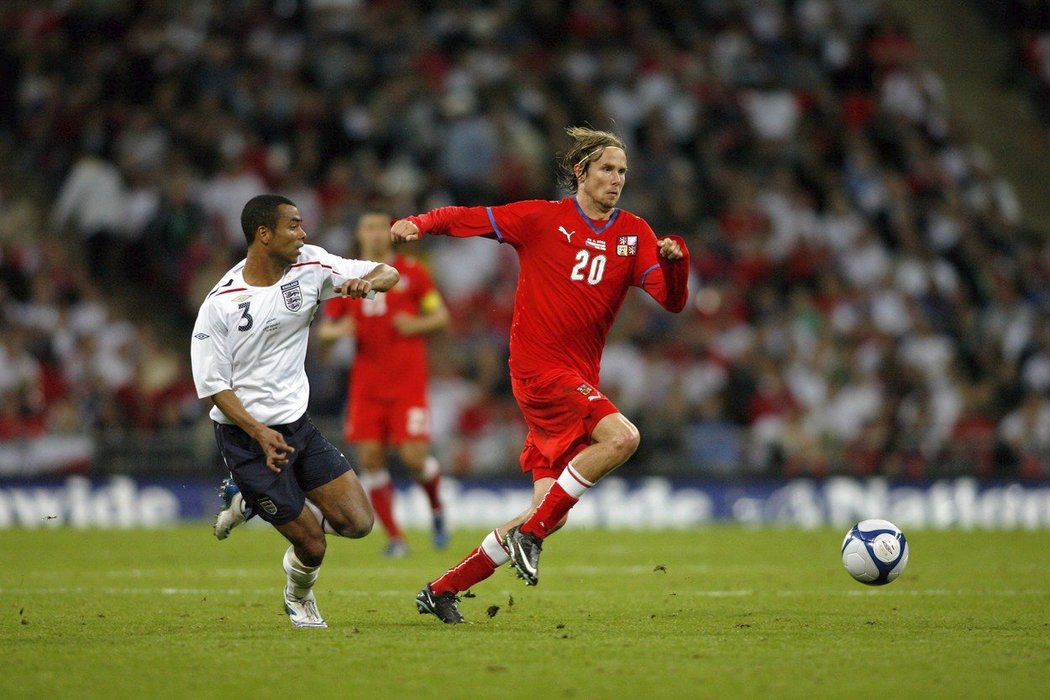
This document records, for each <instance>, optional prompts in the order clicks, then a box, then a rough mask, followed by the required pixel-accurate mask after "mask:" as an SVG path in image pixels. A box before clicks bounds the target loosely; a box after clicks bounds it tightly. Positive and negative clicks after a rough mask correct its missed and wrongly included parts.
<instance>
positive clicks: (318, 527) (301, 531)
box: [277, 472, 374, 627]
mask: <svg viewBox="0 0 1050 700" xmlns="http://www.w3.org/2000/svg"><path fill="white" fill-rule="evenodd" d="M306 496H307V499H308V500H307V503H306V505H305V506H304V507H303V510H302V512H301V513H300V514H299V517H297V518H296V519H295V520H293V521H292V522H290V523H285V524H284V525H280V526H278V527H277V530H278V531H279V532H280V533H281V534H282V535H284V536H285V538H287V539H288V541H289V542H291V543H292V544H291V546H290V547H289V548H288V551H286V552H285V554H284V562H283V564H284V571H285V573H286V574H287V575H288V581H287V583H286V585H285V589H284V607H285V611H286V612H287V613H288V618H289V619H290V620H291V622H292V624H293V625H295V626H296V627H327V626H328V625H327V623H325V621H324V618H323V617H321V613H320V611H319V610H318V609H317V599H316V598H315V597H314V592H313V586H314V583H315V582H316V581H317V576H318V573H319V572H320V569H321V564H322V562H324V555H325V550H326V548H327V545H328V542H327V540H326V539H325V533H326V532H327V533H329V534H335V535H339V536H341V537H351V538H359V537H364V536H365V535H367V534H368V533H369V532H370V531H371V530H372V524H373V522H374V519H373V516H372V508H371V506H370V505H369V503H368V496H367V495H365V492H364V489H363V488H361V482H359V481H358V480H357V476H356V475H355V474H354V473H353V472H345V473H344V474H342V475H340V476H338V477H336V478H335V479H333V480H332V481H329V482H328V483H327V484H324V485H323V486H319V487H317V488H315V489H313V490H311V491H309V492H308V493H307V494H306ZM318 514H319V515H318Z"/></svg>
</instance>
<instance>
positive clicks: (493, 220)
mask: <svg viewBox="0 0 1050 700" xmlns="http://www.w3.org/2000/svg"><path fill="white" fill-rule="evenodd" d="M485 213H486V214H488V215H489V223H490V224H492V232H493V233H494V234H496V240H497V241H499V242H500V243H502V242H503V234H502V233H500V230H499V226H497V225H496V217H494V216H493V215H492V207H485Z"/></svg>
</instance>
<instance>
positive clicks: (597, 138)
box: [558, 126, 627, 192]
mask: <svg viewBox="0 0 1050 700" xmlns="http://www.w3.org/2000/svg"><path fill="white" fill-rule="evenodd" d="M565 133H566V134H568V135H569V138H570V139H572V143H571V144H570V145H569V147H568V148H567V149H565V150H564V151H562V152H561V153H559V154H558V182H559V183H560V184H561V185H562V186H564V187H566V188H567V189H568V190H569V191H570V192H576V191H577V189H578V188H579V185H580V183H579V180H578V179H577V177H576V166H577V165H578V166H580V172H585V171H586V170H587V166H588V165H590V164H591V163H592V162H594V161H596V160H598V159H599V158H601V157H602V153H604V152H605V149H606V148H609V147H610V146H612V147H615V148H619V149H620V150H622V151H623V152H624V154H626V153H627V146H626V145H625V144H624V142H623V139H621V138H620V137H619V136H617V135H616V134H614V133H612V132H609V131H600V130H598V129H591V128H590V127H586V126H570V127H569V128H567V129H566V130H565Z"/></svg>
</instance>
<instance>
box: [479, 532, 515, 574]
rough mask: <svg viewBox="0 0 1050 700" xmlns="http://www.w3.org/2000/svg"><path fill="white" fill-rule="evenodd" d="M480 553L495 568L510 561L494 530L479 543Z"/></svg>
mask: <svg viewBox="0 0 1050 700" xmlns="http://www.w3.org/2000/svg"><path fill="white" fill-rule="evenodd" d="M481 551H482V552H484V553H485V556H487V557H488V558H489V559H491V560H492V563H493V564H495V565H496V566H503V565H504V564H506V563H507V562H508V561H510V554H508V553H507V550H506V549H504V547H503V542H501V541H500V538H499V535H498V534H497V533H496V531H495V530H493V531H492V532H490V533H489V534H487V535H485V539H483V540H482V541H481Z"/></svg>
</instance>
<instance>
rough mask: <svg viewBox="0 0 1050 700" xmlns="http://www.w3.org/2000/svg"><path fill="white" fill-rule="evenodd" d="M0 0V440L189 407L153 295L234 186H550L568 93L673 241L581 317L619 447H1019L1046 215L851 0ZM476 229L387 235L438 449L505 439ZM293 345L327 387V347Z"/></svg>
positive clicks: (902, 455)
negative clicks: (643, 288)
mask: <svg viewBox="0 0 1050 700" xmlns="http://www.w3.org/2000/svg"><path fill="white" fill-rule="evenodd" d="M0 31H2V32H3V36H4V37H5V39H6V40H5V41H4V42H3V43H2V44H0V98H2V99H3V101H4V103H5V104H7V105H9V108H8V109H6V110H3V111H2V113H0V149H2V152H3V158H2V159H0V203H2V205H3V209H4V214H5V215H4V216H3V217H0V252H2V258H0V325H2V327H3V333H2V343H0V351H2V352H3V353H4V356H5V361H4V362H0V410H2V412H3V413H2V415H0V439H5V440H11V439H18V438H22V437H26V436H28V435H38V434H44V433H48V432H63V431H67V432H68V431H85V430H87V431H90V430H98V429H121V430H135V431H140V432H142V431H145V432H147V433H148V431H151V430H156V429H158V428H162V427H170V426H179V425H184V426H192V425H194V424H197V423H199V422H200V421H205V420H206V416H205V410H204V409H205V408H206V407H205V406H203V405H202V404H201V403H200V402H198V401H197V400H196V398H195V396H194V395H193V390H192V385H191V384H190V383H189V371H188V368H187V350H186V348H187V343H188V340H187V338H188V335H189V326H190V325H191V322H192V318H193V315H194V314H195V313H196V309H197V307H198V305H199V303H200V301H201V298H202V295H203V293H204V291H206V290H203V291H202V285H210V284H211V282H212V281H213V280H214V279H215V278H216V277H217V276H218V275H219V274H221V273H222V272H223V271H224V270H226V269H228V268H229V267H230V265H231V264H232V262H233V260H232V259H231V253H230V252H229V251H230V250H231V249H233V250H234V251H235V252H234V253H233V255H237V251H238V246H239V251H241V252H243V246H244V240H243V236H242V234H241V233H240V226H239V221H238V215H239V212H240V208H241V206H242V205H243V203H244V202H245V201H246V200H247V199H248V198H249V197H251V196H252V195H254V194H257V193H259V192H263V191H277V192H280V193H282V194H284V195H286V196H288V197H290V198H291V199H293V200H294V201H296V203H297V204H298V205H299V208H300V210H301V211H302V212H303V214H304V219H305V223H306V228H307V231H308V232H309V233H310V235H311V239H312V241H313V242H315V243H318V244H319V245H322V246H324V247H326V248H328V249H329V250H331V251H332V252H335V253H339V254H344V255H352V253H353V250H352V247H351V234H350V232H351V230H352V227H353V224H354V222H355V220H356V217H357V216H358V214H359V213H360V212H361V211H363V210H364V209H365V208H366V207H369V206H373V205H379V206H382V207H385V208H386V209H388V210H390V211H393V212H395V213H396V214H398V215H404V214H408V213H412V212H416V211H423V210H426V209H428V208H431V207H433V206H437V205H441V204H479V203H494V202H501V201H510V200H516V199H522V198H543V199H552V198H556V197H559V196H561V193H559V191H558V189H557V186H556V183H555V182H554V175H555V173H554V164H553V161H551V159H550V153H551V152H553V151H554V150H556V149H557V148H558V147H560V145H561V144H562V140H563V134H562V130H563V128H564V127H565V126H567V125H570V124H583V123H588V124H591V125H593V126H596V127H598V128H611V129H613V130H615V131H617V132H618V133H620V134H621V135H622V136H623V137H624V138H625V140H626V142H627V144H628V147H629V151H628V156H629V162H630V174H629V177H628V183H627V187H626V188H625V191H624V195H623V199H622V201H621V205H622V206H623V208H625V209H628V210H632V211H636V212H638V213H639V214H641V215H643V216H644V217H645V218H646V219H647V220H648V221H649V222H650V223H651V224H652V225H653V228H654V229H655V230H656V231H657V233H678V234H680V235H682V236H684V237H685V239H686V240H687V242H688V244H689V247H690V250H691V259H692V263H693V267H694V270H693V280H692V284H691V288H692V294H691V307H690V308H689V309H687V310H686V311H685V312H683V313H682V314H681V315H680V316H678V317H670V316H668V315H666V314H660V313H657V312H656V307H655V305H654V304H652V303H650V302H649V301H648V300H647V299H646V298H645V297H644V295H641V294H635V295H631V296H629V298H628V301H627V304H626V307H625V309H624V312H623V313H622V314H621V318H620V320H619V321H618V323H617V325H616V326H615V327H614V329H613V333H612V334H611V336H610V342H609V345H608V347H607V349H606V356H605V360H604V369H603V377H602V381H603V389H604V390H605V391H606V392H607V393H608V394H609V395H610V396H611V397H612V398H613V400H614V401H615V402H616V403H617V404H618V405H619V407H620V408H621V409H622V410H623V412H624V413H625V414H626V415H628V416H630V417H631V419H632V420H634V421H636V422H637V423H638V425H639V427H640V428H641V430H642V433H643V434H644V435H646V441H644V442H643V445H642V448H641V449H640V451H639V453H638V455H636V457H635V458H634V459H633V460H632V461H631V462H629V463H628V465H626V466H625V467H624V469H623V472H624V473H625V474H628V475H629V474H640V473H666V474H673V475H681V476H726V477H732V478H736V477H748V476H795V475H813V476H823V475H829V474H856V475H867V474H883V475H887V476H890V477H895V478H905V479H908V478H914V479H924V478H935V477H939V476H946V475H957V474H972V475H977V476H981V477H1000V478H1001V477H1023V478H1042V477H1045V476H1046V475H1047V473H1048V470H1050V467H1048V464H1050V462H1048V459H1050V401H1048V396H1050V393H1048V392H1050V315H1048V313H1047V312H1048V310H1050V286H1048V280H1050V248H1048V247H1047V246H1048V242H1047V241H1048V239H1047V237H1046V236H1044V235H1040V234H1039V233H1037V232H1035V231H1032V230H1030V229H1029V228H1028V227H1027V226H1026V225H1025V221H1024V217H1023V212H1022V211H1021V207H1020V204H1019V202H1018V200H1017V198H1016V196H1015V194H1014V192H1013V189H1012V187H1011V185H1010V183H1009V182H1007V181H1005V180H1004V179H1003V178H1002V177H1001V176H1000V175H999V174H998V173H997V170H996V167H995V164H994V163H993V162H992V161H991V159H990V158H989V157H988V155H987V153H986V152H985V151H984V150H983V149H982V148H981V146H980V144H979V143H976V142H974V141H972V140H971V139H970V137H969V136H968V135H967V134H965V133H962V132H961V130H959V129H958V128H956V126H955V124H954V121H953V116H952V114H951V113H950V111H949V109H948V102H947V99H946V98H947V96H946V95H945V91H944V87H943V84H942V83H941V81H940V80H939V78H938V76H937V75H935V74H934V73H932V72H931V71H930V70H929V69H928V68H927V67H926V66H924V65H923V63H922V61H921V51H920V50H919V48H918V47H917V46H916V45H915V43H914V42H913V40H912V39H911V37H910V36H909V33H908V30H907V27H906V26H904V25H903V23H902V22H901V21H900V18H899V17H897V16H896V15H894V13H893V12H892V11H891V10H890V9H889V8H888V6H887V5H886V4H885V3H883V2H881V1H880V0H696V1H695V2H690V3H681V2H670V1H660V0H655V1H648V2H642V1H637V0H635V1H628V2H611V1H609V0H574V1H573V2H571V3H561V2H554V1H553V0H538V1H535V2H516V1H512V0H497V1H494V2H485V3H478V4H476V5H474V6H473V7H472V8H471V9H464V8H463V7H461V6H460V5H459V4H458V3H451V2H442V1H440V0H439V1H435V2H422V1H420V2H410V1H408V0H403V1H390V2H383V1H379V0H376V1H374V2H367V1H365V0H313V1H309V2H306V1H303V2H297V1H296V0H274V1H273V2H263V1H261V0H240V1H238V2H216V1H214V0H186V1H182V2H148V3H147V2H134V1H132V0H98V1H96V2H91V3H86V2H39V1H36V0H10V1H9V2H5V3H4V4H3V6H2V7H0ZM472 243H477V245H472ZM501 248H502V247H501V246H493V245H491V244H487V243H486V242H483V241H482V242H469V241H457V242H455V243H453V244H451V245H449V244H448V243H447V242H446V241H442V240H427V241H425V242H424V243H423V244H419V245H418V246H417V247H416V249H415V252H416V253H417V254H419V255H420V256H422V257H425V258H426V259H427V261H428V263H429V265H430V267H431V270H432V272H433V274H434V277H435V280H436V281H437V283H438V285H439V287H440V288H441V289H442V291H443V293H444V295H445V297H446V300H447V302H448V305H449V308H450V311H451V312H452V315H453V329H452V331H451V332H450V333H448V334H446V335H445V336H443V337H439V338H437V339H436V340H435V341H434V342H432V344H431V360H432V363H433V369H432V403H433V408H434V414H435V415H434V426H433V428H434V436H435V441H436V448H437V449H438V450H439V452H440V454H441V457H442V462H443V463H444V464H446V465H449V467H450V468H451V469H452V470H453V471H454V472H455V473H457V474H462V475H473V476H498V475H504V474H511V473H514V472H515V471H516V470H517V452H518V450H519V449H520V445H521V439H522V437H523V434H524V429H523V426H522V424H521V421H520V417H519V416H518V412H517V409H516V407H515V406H514V403H513V400H512V398H511V396H510V391H509V381H508V378H507V370H506V366H505V365H506V343H507V334H508V330H509V318H510V309H511V302H512V297H513V293H514V282H515V276H516V262H515V261H514V256H513V254H512V252H509V251H506V250H501ZM312 354H313V356H314V357H319V358H323V359H321V360H318V361H314V362H313V364H312V365H311V366H310V371H311V375H312V386H313V400H312V409H311V410H312V412H313V413H315V414H318V415H323V414H325V413H329V414H332V413H338V412H339V411H341V410H342V408H343V399H344V394H343V392H344V391H345V383H344V377H345V371H346V363H347V361H348V360H349V358H350V356H351V355H352V348H349V347H346V346H343V347H338V346H337V347H336V348H335V349H334V350H333V351H331V352H328V353H322V352H315V353H312Z"/></svg>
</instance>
